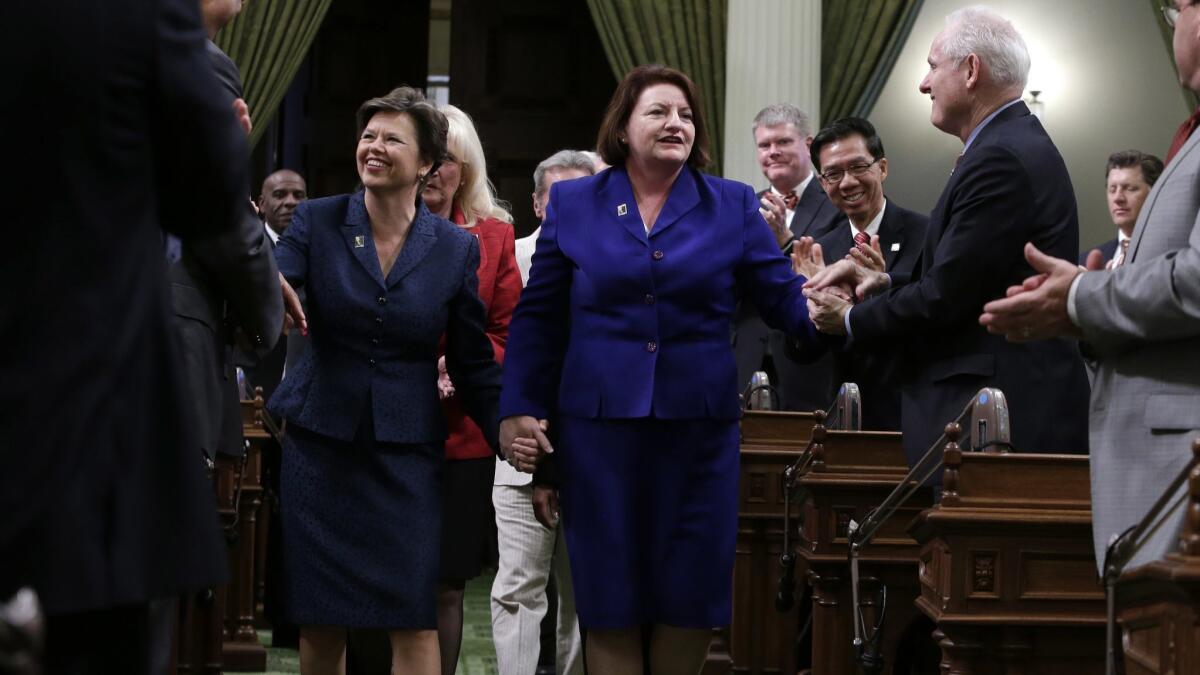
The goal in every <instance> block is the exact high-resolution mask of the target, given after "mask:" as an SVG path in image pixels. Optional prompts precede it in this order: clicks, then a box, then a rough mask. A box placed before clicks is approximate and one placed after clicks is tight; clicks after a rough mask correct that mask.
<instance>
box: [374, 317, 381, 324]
mask: <svg viewBox="0 0 1200 675" xmlns="http://www.w3.org/2000/svg"><path fill="white" fill-rule="evenodd" d="M375 323H383V317H382V316H377V317H375Z"/></svg>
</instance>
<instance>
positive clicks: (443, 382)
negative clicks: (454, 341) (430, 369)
mask: <svg viewBox="0 0 1200 675" xmlns="http://www.w3.org/2000/svg"><path fill="white" fill-rule="evenodd" d="M453 395H454V383H453V382H451V381H450V373H448V372H446V357H445V356H441V357H438V398H439V399H442V400H443V401H444V400H446V399H448V398H450V397H451V396H453Z"/></svg>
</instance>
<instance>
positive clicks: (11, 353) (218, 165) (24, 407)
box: [0, 0, 247, 614]
mask: <svg viewBox="0 0 1200 675" xmlns="http://www.w3.org/2000/svg"><path fill="white" fill-rule="evenodd" d="M4 11H5V17H4V19H5V20H4V21H3V22H0V56H2V57H3V59H4V63H6V64H7V65H8V70H7V72H8V73H9V83H10V84H11V87H6V88H5V89H4V90H3V91H0V147H3V148H4V152H5V157H6V159H7V160H8V161H9V162H11V163H12V164H13V165H14V166H19V167H20V168H21V170H20V171H17V172H15V173H13V174H11V175H10V176H9V177H8V178H7V179H5V180H4V181H3V182H0V202H3V203H4V204H5V208H6V210H7V211H8V214H7V216H6V217H7V218H8V219H9V222H11V223H13V224H14V226H13V227H9V228H7V229H6V242H5V245H4V246H3V247H0V289H2V290H0V382H3V383H4V384H3V386H2V387H0V467H2V468H0V513H3V514H4V515H3V517H2V518H0V551H3V552H4V554H3V555H0V597H9V595H10V594H11V592H12V590H13V589H14V588H15V587H18V586H22V585H31V586H32V587H34V588H35V589H36V590H37V592H38V593H39V594H40V596H41V600H42V602H43V603H44V605H45V607H46V608H47V610H48V611H49V612H50V613H52V614H60V613H68V612H80V611H87V610H94V609H99V608H104V607H112V606H116V605H124V604H130V603H137V602H144V601H145V600H147V599H149V598H156V597H163V596H168V595H172V594H174V593H176V592H178V591H181V590H185V589H198V588H201V587H203V586H206V585H209V584H211V583H215V582H219V581H220V580H221V579H223V578H224V576H225V574H226V573H225V567H226V565H227V562H226V556H225V546H224V543H223V541H222V539H221V537H220V535H219V532H218V527H217V519H216V517H215V512H214V509H215V506H216V505H215V500H214V498H213V494H212V488H211V486H210V485H208V484H207V481H206V479H205V477H204V475H203V469H202V463H201V462H200V461H199V459H198V458H197V457H196V455H195V454H194V453H190V452H186V451H184V449H183V448H181V446H180V444H179V439H180V437H181V436H182V435H183V434H184V433H186V432H185V430H184V425H185V423H186V422H185V415H184V414H183V406H182V396H183V391H182V390H181V386H180V382H179V380H178V373H177V369H176V368H175V367H174V360H173V351H174V346H173V342H172V337H171V330H170V324H169V318H168V297H167V283H166V279H165V270H164V262H163V232H162V229H161V227H160V225H161V226H162V227H166V228H168V229H169V230H171V231H172V232H174V233H175V234H177V235H178V236H180V237H181V238H182V239H183V241H184V243H185V245H193V244H195V245H197V246H200V247H203V246H204V245H205V244H206V243H207V242H206V240H207V239H208V238H210V237H213V236H217V235H221V234H223V233H224V231H225V230H228V229H229V228H230V227H231V226H232V224H233V220H232V214H233V213H234V211H235V209H236V208H238V207H240V206H241V204H242V202H243V200H244V199H245V185H246V180H247V176H246V161H247V155H246V141H245V138H244V134H243V133H242V132H241V130H240V129H239V128H238V127H237V126H236V124H235V123H234V121H233V118H232V116H231V115H230V114H228V109H227V108H226V107H225V106H224V105H222V104H220V103H219V102H218V100H217V99H218V97H219V95H218V85H217V83H216V81H215V78H214V77H213V74H212V69H211V67H210V66H209V64H208V61H207V59H206V58H205V55H204V34H203V32H202V31H201V28H200V17H199V13H198V9H197V4H196V2H195V1H194V0H81V1H80V2H73V3H71V7H70V11H63V8H62V7H61V6H59V5H56V4H53V3H16V4H11V5H6V6H5V10H4ZM64 102H68V103H64ZM29 103H33V104H34V106H35V107H36V114H34V115H33V116H32V117H31V113H30V108H29V107H28V104H29ZM181 196H182V197H183V199H182V201H181ZM18 223H19V226H17V225H16V224H18Z"/></svg>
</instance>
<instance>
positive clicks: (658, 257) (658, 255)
mask: <svg viewBox="0 0 1200 675" xmlns="http://www.w3.org/2000/svg"><path fill="white" fill-rule="evenodd" d="M651 257H652V258H654V259H655V260H662V259H663V252H662V251H655V252H654V253H653V254H651Z"/></svg>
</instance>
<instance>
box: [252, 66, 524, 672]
mask: <svg viewBox="0 0 1200 675" xmlns="http://www.w3.org/2000/svg"><path fill="white" fill-rule="evenodd" d="M358 127H359V132H360V133H359V141H358V149H357V153H356V159H357V165H358V174H359V177H360V178H361V180H362V184H363V186H364V189H363V190H362V191H361V192H357V193H354V194H350V195H339V196H336V197H329V198H326V199H314V200H310V201H307V202H305V203H304V204H301V205H300V206H299V207H298V208H297V209H296V211H295V214H294V215H293V217H292V225H291V227H289V228H288V230H287V232H286V233H285V234H284V236H283V237H282V238H281V239H280V240H279V245H278V247H277V248H276V249H275V254H276V258H277V260H278V263H279V270H280V272H281V273H282V274H283V275H284V277H286V279H287V281H288V282H290V283H291V284H292V285H293V286H296V287H300V286H306V287H307V289H308V326H309V330H310V332H311V338H312V339H311V342H310V345H309V347H308V349H307V351H306V352H305V354H304V355H303V357H302V358H301V359H300V361H299V362H298V363H297V364H296V365H295V366H294V367H293V368H291V369H290V370H289V371H288V373H287V376H286V377H285V378H284V380H283V382H282V383H281V384H280V386H279V388H278V390H276V392H275V395H274V396H273V397H272V399H271V405H270V408H271V410H272V412H274V413H276V414H277V415H279V416H281V417H283V418H284V419H285V420H287V433H286V435H285V437H284V446H283V460H282V469H281V477H280V484H281V486H280V492H281V498H282V500H283V509H282V511H283V513H284V520H283V544H284V565H285V569H286V585H287V591H286V599H287V613H288V618H289V619H291V620H292V621H294V622H295V623H297V624H299V625H300V626H301V629H300V669H301V672H302V673H304V675H325V674H335V673H342V672H344V669H345V644H346V632H345V629H346V628H348V627H364V628H366V627H369V628H385V629H388V630H389V631H390V632H391V643H392V652H393V656H392V663H393V666H392V672H396V673H428V674H430V675H433V674H435V673H439V672H440V669H439V654H438V641H437V631H436V627H437V612H436V604H435V597H436V586H437V578H438V550H439V537H440V532H441V499H440V495H439V481H440V472H441V467H442V462H443V453H444V450H443V442H444V439H445V436H446V428H445V422H444V420H443V419H442V409H441V403H440V401H439V400H438V389H437V379H438V368H437V359H438V340H439V338H440V337H441V335H442V334H443V333H445V335H446V364H447V368H448V369H449V372H450V375H451V377H453V378H454V384H455V386H456V389H457V396H458V397H459V399H460V401H461V403H462V404H463V407H464V408H465V409H466V411H467V412H468V414H470V415H471V417H472V419H473V420H474V421H475V422H476V424H478V425H479V427H480V429H482V430H483V432H484V437H485V438H493V439H494V438H496V436H497V423H496V419H497V418H496V414H497V412H496V405H497V398H498V395H499V384H500V368H499V366H498V365H497V364H496V361H495V359H494V357H493V355H492V346H491V342H489V340H488V338H487V335H486V334H485V333H484V326H485V321H486V319H485V314H484V308H483V304H482V303H481V302H480V300H479V297H478V295H477V294H476V287H477V282H476V278H475V269H476V267H478V265H479V247H478V244H477V243H476V239H475V237H473V236H471V235H470V234H468V233H467V232H464V231H463V230H462V229H461V228H459V227H458V226H456V225H454V224H453V223H450V222H448V221H446V220H445V219H442V218H439V217H437V216H434V215H432V214H431V213H429V211H428V209H426V208H425V206H424V205H423V204H422V203H421V202H420V201H419V200H418V195H419V194H420V192H421V188H422V186H423V184H424V182H425V179H426V177H427V176H428V175H429V173H430V172H431V171H432V170H433V169H434V168H435V167H436V166H437V164H438V163H439V162H440V161H441V160H442V159H443V158H444V157H445V156H446V119H445V117H444V116H443V115H442V114H441V113H440V112H438V111H437V109H436V108H435V107H434V106H433V105H431V104H430V103H428V102H426V101H425V100H424V97H422V96H421V94H420V93H419V92H417V91H416V90H414V89H410V88H407V87H401V88H399V89H396V90H394V91H392V92H391V93H390V94H388V95H387V96H384V97H382V98H377V99H371V100H370V101H367V102H366V103H364V104H363V106H362V107H361V108H360V109H359V111H358Z"/></svg>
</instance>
